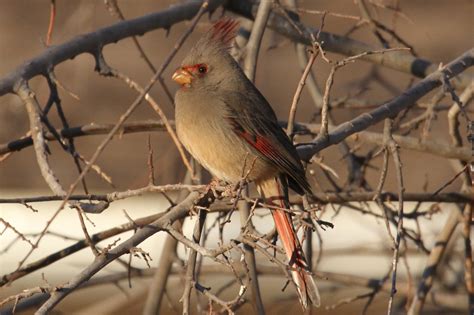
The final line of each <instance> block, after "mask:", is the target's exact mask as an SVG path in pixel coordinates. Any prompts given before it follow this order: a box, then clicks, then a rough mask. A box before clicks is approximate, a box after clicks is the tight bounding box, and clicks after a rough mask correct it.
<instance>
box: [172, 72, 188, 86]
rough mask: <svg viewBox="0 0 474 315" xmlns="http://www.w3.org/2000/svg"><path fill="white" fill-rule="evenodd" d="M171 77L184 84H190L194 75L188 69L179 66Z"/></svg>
mask: <svg viewBox="0 0 474 315" xmlns="http://www.w3.org/2000/svg"><path fill="white" fill-rule="evenodd" d="M171 79H173V80H174V81H175V82H176V83H178V84H180V85H182V86H189V85H191V82H192V81H193V75H192V74H191V73H190V72H189V71H188V70H186V69H183V68H179V69H178V70H176V71H175V72H174V73H173V76H172V77H171Z"/></svg>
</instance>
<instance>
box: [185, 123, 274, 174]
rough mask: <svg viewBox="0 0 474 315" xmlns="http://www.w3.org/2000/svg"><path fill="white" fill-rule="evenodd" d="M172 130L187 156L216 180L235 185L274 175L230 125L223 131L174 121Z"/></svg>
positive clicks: (211, 126)
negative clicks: (191, 157)
mask: <svg viewBox="0 0 474 315" xmlns="http://www.w3.org/2000/svg"><path fill="white" fill-rule="evenodd" d="M202 124H205V125H206V126H202ZM220 124H222V122H221V123H220ZM176 129H177V133H178V137H179V138H180V140H181V142H182V143H183V145H184V146H185V147H186V149H187V150H188V151H189V152H190V153H191V155H192V156H193V157H194V158H195V159H196V160H197V161H198V162H199V163H200V164H201V165H202V166H204V167H205V168H206V169H207V170H208V171H209V172H211V173H212V174H213V175H214V176H216V177H217V178H219V179H222V180H225V181H227V182H230V183H235V182H238V181H239V180H241V179H242V178H244V177H246V178H247V179H249V180H259V179H263V178H268V177H271V176H274V175H275V174H276V173H277V171H276V169H275V168H274V167H273V166H272V165H271V164H270V163H269V162H268V161H266V160H264V159H262V158H261V157H259V156H258V155H257V154H256V153H255V152H254V151H253V149H252V148H251V147H250V146H249V145H248V144H247V143H246V142H245V140H244V139H242V138H240V137H238V136H237V135H236V134H235V133H234V131H233V130H232V129H231V128H230V126H229V127H228V128H225V127H222V126H220V125H219V123H217V124H214V123H213V122H212V121H205V122H198V121H194V124H186V126H184V125H183V124H181V123H179V122H178V120H177V125H176Z"/></svg>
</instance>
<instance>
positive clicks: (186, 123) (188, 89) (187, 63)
mask: <svg viewBox="0 0 474 315" xmlns="http://www.w3.org/2000/svg"><path fill="white" fill-rule="evenodd" d="M236 27H237V23H236V22H235V21H233V20H231V19H225V20H220V21H218V22H217V23H215V24H214V25H213V27H212V28H211V30H210V31H209V32H208V33H207V34H206V35H205V36H204V37H203V38H201V39H200V40H199V41H198V42H197V44H196V45H195V46H194V47H193V48H192V49H191V51H190V52H189V54H188V55H187V57H186V58H185V59H184V60H183V62H182V66H181V67H180V68H179V69H178V70H176V72H175V73H174V74H173V80H174V81H176V82H177V83H179V84H180V85H181V86H182V87H181V88H180V89H179V90H178V91H177V92H176V98H175V103H176V114H175V115H176V130H177V134H178V137H179V139H180V140H181V142H182V143H183V145H184V146H185V147H186V149H187V150H188V151H189V152H190V153H191V155H192V156H193V157H194V158H195V159H196V160H198V161H199V163H201V164H202V165H203V166H204V167H205V168H206V169H207V170H209V171H210V172H211V173H212V174H213V175H214V176H216V177H217V178H219V179H222V180H225V181H227V182H230V183H236V182H239V181H240V180H241V179H242V177H243V176H244V175H247V179H249V180H252V181H254V182H255V184H256V185H257V188H258V189H259V192H260V194H261V195H262V197H263V198H265V200H266V202H267V203H269V204H272V205H275V206H276V207H277V208H280V209H288V208H289V207H288V206H289V204H288V198H287V194H286V192H287V189H286V186H287V184H289V186H290V187H291V188H292V189H293V190H294V191H295V192H297V193H299V194H303V193H305V192H307V193H311V188H310V185H309V184H308V181H307V179H306V176H305V171H304V168H303V166H302V164H301V161H300V159H299V157H298V153H297V152H296V149H295V147H294V146H293V144H292V142H291V141H290V139H289V138H288V137H287V135H286V134H285V132H284V131H283V129H282V128H281V127H280V126H279V125H278V121H277V117H276V115H275V113H274V111H273V109H272V108H271V106H270V105H269V104H268V102H267V100H266V99H265V98H264V97H263V96H262V94H260V92H259V91H258V90H257V88H256V87H255V86H254V85H253V84H252V82H250V81H249V80H248V79H247V77H246V76H245V74H244V73H243V71H242V69H241V68H240V67H239V65H238V64H237V63H236V62H235V61H234V59H233V58H232V57H231V55H230V54H229V48H230V45H231V42H232V41H233V39H234V37H235V30H236ZM272 215H273V219H274V221H275V226H276V229H277V232H278V235H279V237H280V239H281V242H282V244H283V248H284V249H285V252H286V255H287V257H288V259H289V265H290V267H291V268H292V270H291V274H292V278H293V280H294V282H295V284H296V287H297V291H298V295H299V298H300V302H301V304H302V305H303V307H305V308H306V307H307V306H308V305H309V304H313V305H317V306H319V303H320V301H319V293H318V289H317V287H316V285H315V283H314V280H313V278H312V276H311V274H310V273H309V271H308V265H307V263H306V260H305V258H304V254H303V251H302V248H301V245H300V242H299V240H298V238H297V235H296V233H295V230H294V227H293V224H292V221H291V217H290V215H289V214H288V213H287V212H286V211H284V210H279V209H277V210H273V211H272Z"/></svg>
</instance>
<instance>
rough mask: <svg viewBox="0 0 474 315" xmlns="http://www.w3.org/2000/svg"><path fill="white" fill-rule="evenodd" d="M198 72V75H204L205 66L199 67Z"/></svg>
mask: <svg viewBox="0 0 474 315" xmlns="http://www.w3.org/2000/svg"><path fill="white" fill-rule="evenodd" d="M198 71H199V73H201V74H204V73H206V72H207V67H206V66H205V65H200V66H199V68H198Z"/></svg>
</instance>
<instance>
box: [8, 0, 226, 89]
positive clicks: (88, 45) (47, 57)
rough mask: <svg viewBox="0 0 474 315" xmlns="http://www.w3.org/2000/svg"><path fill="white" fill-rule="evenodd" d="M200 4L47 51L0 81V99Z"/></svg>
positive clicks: (183, 16) (185, 16)
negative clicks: (79, 57)
mask: <svg viewBox="0 0 474 315" xmlns="http://www.w3.org/2000/svg"><path fill="white" fill-rule="evenodd" d="M223 2H224V1H223V0H211V1H209V6H208V11H211V12H212V11H214V10H215V9H216V8H217V7H219V6H220V5H221V4H222V3H223ZM202 3H203V1H199V0H190V1H187V2H185V3H183V4H178V5H174V6H172V7H170V8H169V9H166V10H163V11H159V12H155V13H151V14H148V15H145V16H142V17H138V18H135V19H131V20H127V21H121V22H118V23H115V24H113V25H111V26H107V27H104V28H101V29H99V30H97V31H95V32H91V33H87V34H83V35H80V36H77V37H75V38H73V39H72V40H70V41H68V42H66V43H64V44H61V45H57V46H53V47H50V48H48V49H46V50H45V52H43V53H42V54H40V55H39V56H37V57H35V58H32V59H30V60H28V61H26V62H25V63H23V64H22V65H20V66H19V67H18V68H16V69H15V70H14V71H12V72H10V73H9V74H7V75H6V76H5V77H3V78H2V79H1V80H0V96H2V95H4V94H6V93H12V92H14V89H15V85H17V84H18V83H20V82H21V81H22V80H24V81H28V80H30V79H31V78H33V77H35V76H37V75H44V74H46V73H47V72H48V71H49V70H50V69H52V68H54V67H55V66H56V65H58V64H60V63H62V62H63V61H67V60H69V59H72V58H74V57H76V56H77V55H80V54H83V53H92V54H95V53H96V52H97V51H99V50H101V49H103V47H104V46H106V45H109V44H113V43H116V42H118V41H120V40H122V39H125V38H128V37H131V36H140V35H143V34H145V33H146V32H149V31H151V30H155V29H159V28H164V29H169V28H170V27H171V26H173V24H175V23H178V22H181V21H184V20H190V19H192V18H193V17H194V16H195V15H196V14H197V12H198V11H199V10H200V8H201V6H202Z"/></svg>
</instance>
